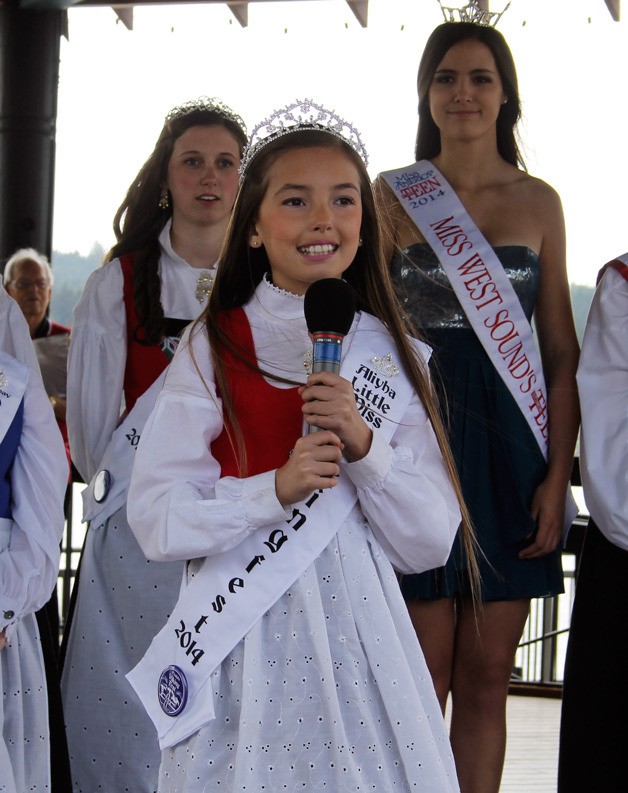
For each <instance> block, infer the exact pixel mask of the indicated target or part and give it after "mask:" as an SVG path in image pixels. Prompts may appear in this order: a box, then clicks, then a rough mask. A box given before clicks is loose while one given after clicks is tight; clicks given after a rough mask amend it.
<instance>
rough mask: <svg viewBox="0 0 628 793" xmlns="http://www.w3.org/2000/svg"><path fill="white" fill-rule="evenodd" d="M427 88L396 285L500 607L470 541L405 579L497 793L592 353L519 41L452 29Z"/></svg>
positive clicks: (400, 214) (463, 767)
mask: <svg viewBox="0 0 628 793" xmlns="http://www.w3.org/2000/svg"><path fill="white" fill-rule="evenodd" d="M489 16H490V14H489ZM418 91H419V127H418V133H417V145H416V155H415V156H416V159H417V160H418V161H420V162H419V163H418V164H413V165H411V166H409V167H408V168H407V169H400V170H401V171H403V173H400V172H390V173H389V174H386V175H384V177H385V178H379V179H378V182H377V186H378V188H379V189H378V195H379V196H380V198H381V206H382V209H383V216H384V217H385V218H387V219H388V231H389V234H388V235H387V237H386V239H387V240H388V250H387V259H388V260H389V261H392V272H393V278H394V280H395V282H396V284H397V285H398V286H399V287H400V288H401V291H402V293H403V299H404V303H405V309H406V311H407V312H408V314H409V315H410V316H411V318H412V320H413V321H414V323H415V325H416V326H417V327H418V328H419V330H420V331H421V333H422V335H423V337H424V338H426V339H427V341H428V343H429V344H430V345H431V346H432V347H433V349H434V355H433V358H432V364H433V366H434V372H435V378H434V379H435V382H436V383H438V384H440V386H441V393H442V395H443V399H442V404H443V405H446V406H447V407H446V410H447V411H448V416H447V418H448V426H449V437H450V441H451V445H452V450H453V452H454V456H455V459H456V464H457V467H458V471H459V474H460V478H461V482H462V489H463V493H464V497H465V501H466V503H467V505H468V507H469V511H470V513H471V519H472V522H473V527H474V529H475V531H476V532H477V536H478V542H479V544H480V548H481V550H482V553H481V554H479V556H478V561H479V566H480V579H481V582H482V601H483V603H482V608H481V609H480V610H476V609H474V608H470V607H469V581H468V575H467V571H466V564H465V559H464V554H461V552H460V544H459V543H457V544H456V545H455V546H454V550H453V553H452V555H451V557H450V559H449V560H448V562H447V565H446V566H445V567H443V568H438V569H435V570H433V571H430V572H428V573H425V574H423V575H421V576H404V578H403V581H402V591H403V594H404V597H405V598H406V600H407V602H408V606H409V609H410V614H411V617H412V621H413V623H414V625H415V627H416V629H417V633H418V635H419V639H420V641H421V644H422V646H423V649H424V650H425V655H426V658H427V663H428V666H429V668H430V671H431V672H432V676H433V678H434V683H435V686H436V691H437V694H438V697H439V700H440V702H441V706H442V708H443V710H444V709H445V703H446V701H447V697H448V695H449V694H450V693H451V697H452V717H451V741H452V747H453V750H454V756H455V758H456V767H457V769H458V776H459V779H460V786H461V789H462V790H463V791H464V793H496V792H497V790H498V789H499V784H500V778H501V773H502V766H503V761H504V753H505V745H506V697H507V693H508V684H509V681H510V676H511V672H512V667H513V661H514V656H515V652H516V648H517V645H518V642H519V639H520V637H521V633H522V631H523V628H524V624H525V622H526V619H527V616H528V612H529V604H530V599H531V598H534V597H548V596H552V595H556V594H557V593H559V592H562V591H563V580H562V570H561V562H560V542H561V531H562V529H563V523H564V518H565V513H566V511H565V496H566V493H567V488H568V485H569V478H570V474H571V467H572V462H573V453H574V445H575V440H576V435H577V431H578V398H577V393H576V384H575V373H576V366H577V361H578V343H577V339H576V334H575V330H574V324H573V316H572V312H571V305H570V299H569V287H568V283H567V273H566V266H565V230H564V221H563V213H562V209H561V204H560V199H559V197H558V196H557V195H556V193H555V192H554V190H553V189H552V188H551V187H549V186H548V185H547V184H545V183H544V182H542V181H541V180H539V179H536V178H534V177H532V176H530V175H529V174H528V173H526V171H525V170H523V163H522V159H521V156H520V153H519V150H518V147H517V142H516V139H515V132H514V131H515V125H516V123H517V121H518V119H519V116H520V102H519V95H518V91H517V75H516V71H515V66H514V63H513V59H512V55H511V53H510V50H509V48H508V45H507V44H506V42H505V40H504V38H503V36H502V35H501V34H500V33H499V32H498V31H497V30H495V29H494V28H493V27H488V26H485V25H481V24H475V23H471V22H446V23H445V24H443V25H440V26H439V27H437V28H436V29H435V30H434V31H433V33H432V34H431V36H430V38H429V39H428V42H427V44H426V46H425V50H424V53H423V56H422V59H421V63H420V66H419V75H418ZM393 190H395V193H394V194H393ZM443 201H448V202H449V203H447V204H443ZM408 209H409V210H410V211H407V210H408ZM452 218H454V219H452ZM395 251H401V253H399V252H395ZM452 261H455V264H453V265H452V264H451V262H452ZM532 315H534V320H535V327H536V330H537V332H538V341H539V347H540V360H539V361H538V363H537V364H535V365H534V367H533V364H532V363H531V362H532V361H534V360H535V359H536V358H538V353H537V352H536V345H535V343H534V341H533V339H532V334H531V329H530V319H531V318H532ZM515 318H516V321H515ZM487 350H488V352H487ZM532 369H534V374H531V371H532ZM543 374H544V375H545V380H546V382H547V392H546V393H543V391H542V390H541V388H540V382H541V379H542V377H543ZM544 452H545V454H546V455H547V462H546V459H544Z"/></svg>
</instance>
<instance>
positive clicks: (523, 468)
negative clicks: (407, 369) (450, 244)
mask: <svg viewBox="0 0 628 793" xmlns="http://www.w3.org/2000/svg"><path fill="white" fill-rule="evenodd" d="M495 252H496V254H497V256H498V257H499V259H500V261H501V263H502V265H503V266H504V269H505V271H506V273H507V275H508V277H509V280H510V281H511V283H512V284H513V287H514V289H515V291H516V293H517V296H518V297H519V300H520V301H521V305H522V307H523V310H524V312H525V314H526V316H527V317H528V319H530V318H531V317H532V313H533V310H534V305H535V302H536V296H537V293H538V287H539V281H540V262H539V259H538V257H537V255H536V254H535V253H534V252H533V251H531V250H530V249H529V248H525V247H521V246H508V247H500V248H496V249H495ZM392 274H393V279H394V281H395V283H396V285H397V289H398V292H399V294H400V297H401V300H402V303H403V305H404V307H405V309H406V312H407V314H408V316H409V317H410V318H411V319H412V321H413V322H414V324H415V326H416V327H417V329H418V330H419V332H420V333H421V335H422V336H423V338H424V339H425V340H426V341H427V343H428V344H430V345H431V346H432V348H433V351H434V352H433V356H432V359H431V362H430V368H431V373H432V377H433V378H434V383H435V386H436V388H437V390H438V392H439V395H440V397H441V406H442V412H443V418H444V420H445V425H446V427H447V429H448V433H449V440H450V443H451V447H452V450H453V454H454V458H455V461H456V465H457V467H458V472H459V474H460V480H461V483H462V491H463V494H464V497H465V500H466V503H467V506H468V508H469V511H470V514H471V518H472V520H473V524H474V527H475V531H476V534H477V537H478V541H479V544H480V548H481V549H482V554H480V555H479V557H478V564H479V567H480V574H481V580H482V597H483V599H484V600H516V599H519V598H530V597H547V596H550V595H556V594H558V593H560V592H562V591H564V590H563V575H562V568H561V560H560V550H557V551H555V552H554V553H551V554H549V555H548V556H544V557H542V558H539V559H529V560H521V559H519V558H518V556H517V555H518V553H519V551H520V550H521V549H522V548H523V547H524V546H525V545H526V543H527V542H528V539H527V538H528V537H529V536H530V535H531V534H533V533H534V531H535V521H534V520H533V518H532V516H531V514H530V504H531V501H532V497H533V495H534V491H535V490H536V488H537V486H538V485H539V484H540V483H541V482H542V481H543V479H544V478H545V473H546V463H545V460H544V459H543V456H542V454H541V452H540V450H539V448H538V445H537V443H536V441H535V439H534V436H533V435H532V432H531V430H530V428H529V427H528V425H527V423H526V421H525V419H524V418H523V416H522V415H521V412H520V410H519V408H518V407H517V404H516V403H515V401H514V399H513V398H512V396H511V394H510V392H509V391H508V389H507V388H506V386H505V385H504V383H503V381H502V379H501V378H500V376H499V374H498V373H497V371H496V370H495V368H494V366H493V364H492V363H491V361H490V359H489V357H488V356H487V354H486V352H485V351H484V348H483V347H482V345H481V344H480V342H479V341H478V339H477V337H476V335H475V333H474V331H473V330H472V329H471V328H470V326H469V323H468V321H467V319H466V316H465V314H464V311H463V310H462V308H461V306H460V303H459V302H458V299H457V298H456V295H455V293H454V291H453V289H452V288H451V285H450V284H449V280H448V278H447V276H446V275H445V273H444V272H443V270H442V268H441V266H440V264H439V262H438V259H437V258H436V256H435V255H434V253H433V251H432V249H431V248H430V247H429V246H428V245H426V244H416V245H412V246H411V247H410V248H408V249H406V250H405V251H403V252H402V253H400V254H398V255H397V256H396V257H395V259H394V261H393V264H392ZM401 588H402V592H403V595H404V597H405V598H406V600H413V599H417V598H421V599H436V598H442V597H453V596H455V595H457V594H468V592H469V583H468V575H467V570H466V563H465V559H464V555H463V553H462V550H461V546H460V543H459V542H458V540H456V542H455V543H454V547H453V549H452V553H451V555H450V558H449V560H448V561H447V563H446V565H445V566H444V567H441V568H438V569H437V570H430V571H428V572H426V573H421V574H420V575H407V576H404V577H403V579H402V582H401Z"/></svg>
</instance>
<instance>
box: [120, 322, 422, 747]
mask: <svg viewBox="0 0 628 793" xmlns="http://www.w3.org/2000/svg"><path fill="white" fill-rule="evenodd" d="M392 344H393V342H392V339H391V337H390V335H389V334H388V332H387V331H386V330H385V328H384V327H383V326H382V324H381V323H380V322H379V321H378V320H376V319H375V318H374V317H372V316H370V315H368V314H364V313H362V314H361V315H360V317H359V321H358V323H357V327H356V328H355V330H354V331H352V332H351V333H350V334H349V335H348V336H347V337H346V339H345V344H344V348H343V361H342V367H341V372H340V373H341V375H342V376H343V377H344V378H346V379H347V380H348V381H349V382H351V383H352V385H353V389H354V392H355V394H356V399H357V403H358V408H359V410H360V412H361V414H362V416H363V417H364V420H365V421H366V423H367V424H369V426H371V427H373V428H374V429H377V431H378V432H379V433H380V434H381V435H383V437H384V438H386V440H390V439H391V438H392V435H393V433H394V431H395V428H396V426H397V425H398V423H399V422H400V421H401V419H402V417H403V414H404V413H405V411H406V408H407V406H408V404H409V402H410V400H411V398H412V396H413V389H412V386H411V384H410V382H409V381H408V380H407V378H406V377H405V375H404V374H403V372H402V371H401V370H400V368H399V367H398V366H397V365H396V363H395V360H394V357H393V356H395V355H396V352H395V351H394V348H393V349H392V350H391V347H392ZM356 498H357V493H356V490H355V487H354V486H353V484H352V483H351V481H350V480H349V478H348V476H342V475H341V476H340V477H339V479H338V484H337V485H336V487H334V488H333V489H331V490H325V491H319V492H315V493H312V495H311V496H310V497H309V498H307V499H306V500H304V501H302V502H301V503H299V504H295V505H293V508H292V510H291V515H290V517H287V518H286V520H285V521H284V522H282V523H281V524H280V525H277V526H269V527H266V528H264V529H257V530H256V531H254V532H253V533H252V534H250V535H249V536H248V537H246V539H244V540H243V541H242V542H241V543H240V544H239V545H238V546H236V547H235V548H233V549H232V550H230V551H227V552H225V553H223V554H219V555H216V556H211V557H208V558H207V559H206V560H205V562H204V563H203V566H202V567H201V568H200V570H199V571H198V572H197V573H196V574H195V576H194V578H192V580H191V581H189V583H187V585H185V584H184V586H183V587H182V591H181V596H180V597H179V601H178V603H177V605H176V607H175V609H174V611H173V613H172V615H171V617H170V619H169V620H168V622H167V624H166V625H165V626H164V628H163V629H162V630H161V631H160V633H159V634H158V635H157V636H156V637H155V639H153V642H152V644H151V646H150V647H149V649H148V651H147V652H146V655H145V656H144V658H143V659H142V660H141V661H140V663H139V664H138V665H137V666H136V667H135V668H134V669H133V670H132V671H131V672H130V673H129V674H128V675H127V678H128V679H129V681H130V683H131V685H132V686H133V688H134V689H135V691H136V692H137V694H138V696H139V697H140V699H141V700H142V703H143V705H144V707H145V708H146V711H147V713H148V715H149V716H150V718H151V719H152V720H153V723H154V724H155V727H156V728H157V732H158V736H159V744H160V746H161V748H162V749H164V748H166V747H168V746H172V745H174V744H176V743H178V742H179V741H182V740H184V739H185V738H187V737H188V736H189V735H192V734H193V733H194V732H196V731H197V730H198V729H200V728H201V727H202V726H203V725H204V724H206V723H207V722H208V721H210V720H211V719H213V718H214V706H213V697H214V692H213V686H212V683H211V676H212V673H213V672H214V670H215V669H217V668H218V667H219V666H220V664H221V662H222V661H223V659H224V658H225V657H226V656H227V655H228V654H229V653H230V652H231V650H232V649H233V648H234V647H235V646H236V645H237V644H238V642H239V641H240V640H241V639H242V638H243V637H244V636H245V635H246V633H248V631H249V630H250V629H251V627H252V626H253V625H254V624H255V623H256V622H257V621H258V620H259V619H260V618H261V617H262V616H263V615H264V614H265V612H266V611H268V609H269V608H270V607H271V606H272V605H273V604H274V603H276V602H277V600H278V599H279V598H280V597H281V596H282V595H283V594H284V592H286V590H287V589H288V588H289V587H290V586H291V585H292V584H293V583H294V582H295V581H296V580H297V578H298V577H299V576H300V575H301V574H302V573H303V572H304V571H305V570H306V569H307V568H308V567H309V566H310V565H311V564H312V562H313V561H314V560H315V559H316V557H317V556H318V555H319V554H320V553H321V552H322V551H323V549H324V548H325V547H326V546H327V545H328V544H329V542H330V541H331V540H332V538H333V537H334V535H335V534H336V532H337V531H338V529H339V528H340V526H341V525H342V523H343V522H344V520H345V519H346V517H347V516H348V514H349V512H350V511H351V509H352V508H353V505H354V504H355V501H356Z"/></svg>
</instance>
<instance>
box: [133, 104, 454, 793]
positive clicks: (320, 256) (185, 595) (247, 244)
mask: <svg viewBox="0 0 628 793" xmlns="http://www.w3.org/2000/svg"><path fill="white" fill-rule="evenodd" d="M322 279H332V282H335V284H336V285H340V286H342V282H341V281H340V279H344V281H345V282H346V283H347V284H349V285H350V286H351V287H352V288H353V290H354V292H355V295H356V297H357V312H356V314H355V318H354V319H353V321H352V322H350V329H349V330H348V333H347V335H346V337H345V339H344V344H343V348H342V368H341V370H340V374H336V373H334V372H323V373H318V374H310V375H308V374H307V373H306V370H305V369H304V360H305V361H306V362H307V359H308V352H309V351H311V350H312V342H311V341H310V338H309V335H308V329H307V326H306V321H305V319H304V294H305V293H306V291H307V290H308V288H310V287H311V286H312V285H314V287H317V286H328V284H327V283H323V282H322ZM318 282H321V283H318ZM310 294H312V293H310ZM401 316H402V312H401V311H400V310H399V306H398V305H397V303H396V301H395V298H394V295H393V291H392V286H391V281H390V277H389V275H388V273H387V268H386V267H385V264H384V260H383V259H382V255H381V242H380V233H379V227H378V222H377V216H376V212H375V206H374V199H373V193H372V188H371V185H370V181H369V178H368V174H367V171H366V163H365V152H364V148H363V146H362V143H361V140H360V138H359V135H358V134H357V132H356V131H355V130H354V129H353V128H352V127H351V126H350V125H348V124H347V123H346V122H344V121H342V120H341V119H339V118H338V117H337V116H336V115H335V114H333V113H330V112H329V111H327V110H325V109H323V108H321V107H319V106H318V105H316V104H314V103H312V102H297V103H295V104H293V105H291V106H289V107H287V108H285V109H283V110H282V111H279V112H278V113H276V114H274V115H273V116H272V117H271V118H270V119H267V120H266V121H264V122H262V123H261V124H260V125H259V126H258V127H257V128H256V130H255V131H254V133H253V136H252V138H251V141H250V144H249V149H248V150H247V152H246V153H245V157H244V160H243V174H242V177H241V184H240V192H239V194H238V199H237V201H236V205H235V207H234V214H233V217H232V222H231V226H230V229H229V231H228V233H227V237H226V241H225V248H224V253H223V259H222V261H221V268H220V270H219V272H218V275H217V278H216V284H215V287H214V290H213V292H212V295H211V297H210V301H209V304H208V307H207V309H206V311H205V313H204V315H203V316H202V317H201V319H199V320H198V321H197V322H196V323H195V324H194V325H193V326H192V328H191V330H188V331H186V334H185V335H184V337H183V340H182V342H181V345H180V346H179V349H178V351H177V354H176V355H175V358H174V361H173V363H172V366H171V369H170V372H169V374H168V377H167V379H166V383H165V386H164V389H163V391H162V392H161V394H160V396H159V397H158V400H157V404H156V407H155V410H154V412H153V414H152V416H151V418H150V420H149V422H148V424H147V426H146V429H145V431H144V435H143V437H142V441H141V444H140V446H139V449H138V454H137V457H136V464H135V467H134V472H133V478H132V483H131V491H130V495H131V498H130V502H129V522H130V524H131V526H132V528H133V531H134V532H135V534H136V536H137V538H138V540H139V542H140V544H141V546H142V548H143V549H144V551H145V552H146V554H147V556H148V557H149V558H151V559H160V560H172V559H179V560H195V561H191V562H189V564H188V567H187V575H186V577H185V579H184V584H183V586H182V593H181V597H180V600H179V603H178V605H177V608H176V610H175V613H174V614H173V617H172V618H171V622H170V623H169V624H168V625H167V626H166V627H165V628H164V630H163V631H162V632H161V633H160V635H159V636H158V637H157V638H156V639H155V641H154V642H153V645H152V646H151V650H150V652H149V653H148V654H147V656H146V657H145V659H144V660H143V661H142V663H141V664H140V665H139V666H138V667H137V669H136V670H134V672H133V673H132V675H131V676H130V679H131V680H132V682H133V685H134V687H135V688H136V690H137V691H138V692H140V693H141V695H142V697H143V701H144V702H145V704H146V707H147V709H148V710H149V712H150V713H151V716H152V718H153V720H154V721H155V724H156V725H157V728H158V731H159V734H160V740H161V745H162V748H163V755H162V765H161V771H160V779H159V791H160V793H165V792H166V791H175V790H176V791H179V793H181V792H182V791H185V792H186V793H193V792H194V793H196V792H197V791H198V793H200V791H205V793H208V792H209V791H232V792H233V793H235V792H236V791H237V792H238V793H240V791H244V790H255V791H260V790H273V791H279V790H297V789H298V790H301V789H303V790H323V789H325V790H327V789H328V790H330V791H332V790H333V791H335V793H339V792H340V791H351V793H355V791H356V790H364V791H366V790H378V791H384V790H386V791H393V790H399V791H406V792H407V793H410V791H414V790H421V791H455V790H458V785H457V782H456V776H455V770H454V766H453V762H452V757H451V752H450V747H449V743H448V740H447V737H446V731H445V727H444V723H443V718H442V715H441V713H440V711H439V707H438V701H437V699H436V697H435V695H434V690H433V686H432V684H431V681H430V679H429V673H428V671H427V668H426V666H425V663H424V660H423V656H422V653H421V650H420V647H419V644H418V642H417V640H416V636H415V634H414V631H413V629H412V625H411V623H410V620H409V618H408V615H407V610H406V608H405V605H404V603H403V600H402V598H401V595H400V593H399V588H398V584H397V581H396V577H395V572H394V570H393V566H394V567H395V568H397V569H399V570H403V571H405V572H409V571H411V570H422V569H426V568H428V567H431V566H433V564H434V561H435V560H436V559H439V560H441V562H439V563H442V560H444V559H445V558H446V557H447V555H448V553H449V548H450V544H451V541H452V537H453V535H454V534H455V532H456V529H457V528H458V525H459V523H460V501H459V493H458V487H457V484H456V481H457V480H456V476H455V473H454V469H453V467H452V463H451V459H450V454H449V452H448V450H447V444H446V442H445V440H444V434H443V429H442V426H441V423H440V420H439V418H438V411H437V409H436V407H435V402H434V397H433V394H432V391H431V387H430V382H429V378H428V375H427V369H426V360H427V356H428V352H427V349H426V348H425V347H424V346H423V345H422V344H420V343H418V342H413V341H411V340H410V338H409V336H407V335H406V328H405V326H404V325H403V322H402V319H401ZM356 397H357V400H356ZM369 409H370V410H369ZM363 415H364V416H365V417H366V418H363V417H362V416H363ZM313 426H314V427H316V428H318V431H317V432H311V433H310V432H308V428H311V427H313ZM321 513H322V514H321ZM417 517H418V519H417ZM465 536H466V535H465ZM310 543H312V544H311V545H310ZM283 557H285V558H283ZM247 562H248V564H246V563H247ZM276 564H278V565H279V568H276V567H275V566H274V565H276ZM238 570H241V572H240V573H236V572H233V571H238ZM222 576H226V578H225V582H226V580H227V579H229V582H228V585H227V584H226V583H225V586H224V588H219V587H222V584H221V583H220V582H221V581H222V580H223V579H222ZM218 592H220V593H221V594H220V595H219V596H217V593H218ZM269 592H270V594H269ZM212 604H213V605H212ZM205 605H206V606H207V608H206V609H205ZM199 609H200V611H203V613H202V614H200V611H199ZM204 609H205V610H204ZM187 612H189V614H188V613H187ZM182 623H183V624H182ZM192 625H194V626H195V627H194V628H193V629H191V630H188V628H191V626H192ZM197 629H198V630H197ZM188 633H189V635H188ZM227 634H228V636H229V641H228V642H227V640H226V639H225V635H227ZM192 636H194V644H192V643H191V639H192ZM214 644H219V645H220V647H219V648H218V649H216V650H215V651H214V647H213V645H214ZM158 690H159V696H157V692H158ZM162 711H164V712H165V713H166V714H167V715H164V712H162Z"/></svg>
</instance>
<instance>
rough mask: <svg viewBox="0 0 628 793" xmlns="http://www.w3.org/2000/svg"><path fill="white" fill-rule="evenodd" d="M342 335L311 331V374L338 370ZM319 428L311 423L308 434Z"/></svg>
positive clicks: (336, 371)
mask: <svg viewBox="0 0 628 793" xmlns="http://www.w3.org/2000/svg"><path fill="white" fill-rule="evenodd" d="M343 338H344V336H341V335H340V334H339V333H324V332H318V333H312V342H313V345H314V346H313V350H312V374H316V373H317V372H332V373H333V374H338V373H339V372H340V356H341V353H342V340H343ZM320 429H321V428H320V427H316V426H314V425H312V424H310V425H309V427H308V435H309V434H310V433H311V432H318V431H319V430H320Z"/></svg>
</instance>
